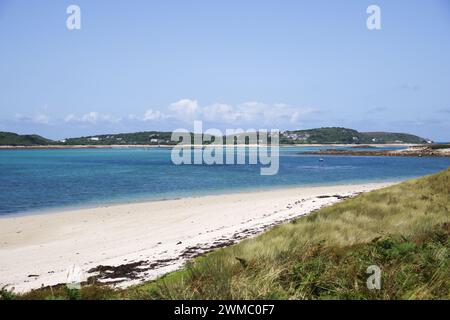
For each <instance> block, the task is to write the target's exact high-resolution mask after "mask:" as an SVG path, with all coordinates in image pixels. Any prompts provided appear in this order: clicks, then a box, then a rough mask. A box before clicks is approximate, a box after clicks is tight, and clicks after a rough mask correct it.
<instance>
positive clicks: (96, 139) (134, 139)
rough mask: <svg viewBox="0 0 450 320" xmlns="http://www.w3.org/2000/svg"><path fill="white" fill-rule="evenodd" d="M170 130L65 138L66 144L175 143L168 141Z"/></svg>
mask: <svg viewBox="0 0 450 320" xmlns="http://www.w3.org/2000/svg"><path fill="white" fill-rule="evenodd" d="M171 134H172V133H171V132H159V131H145V132H135V133H119V134H105V135H98V136H89V137H80V138H70V139H66V140H65V142H64V144H66V145H121V144H122V145H133V144H155V145H158V144H176V143H175V142H171V141H170V137H171Z"/></svg>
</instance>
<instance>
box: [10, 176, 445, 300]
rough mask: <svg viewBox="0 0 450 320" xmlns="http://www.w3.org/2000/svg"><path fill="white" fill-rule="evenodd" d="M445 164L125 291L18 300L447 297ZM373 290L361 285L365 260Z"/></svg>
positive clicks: (44, 294)
mask: <svg viewBox="0 0 450 320" xmlns="http://www.w3.org/2000/svg"><path fill="white" fill-rule="evenodd" d="M449 234H450V169H447V170H445V171H443V172H441V173H438V174H435V175H431V176H427V177H424V178H420V179H415V180H411V181H407V182H404V183H401V184H398V185H395V186H392V187H388V188H384V189H380V190H376V191H373V192H369V193H365V194H361V195H359V196H357V197H355V198H352V199H348V200H345V201H343V202H341V203H338V204H336V205H333V206H330V207H326V208H323V209H321V210H318V211H316V212H315V213H312V214H310V215H308V216H305V217H301V218H299V219H297V220H295V221H293V222H291V223H287V224H283V225H280V226H277V227H275V228H273V229H271V230H270V231H268V232H265V233H263V234H262V235H260V236H258V237H255V238H253V239H247V240H244V241H242V242H241V243H239V244H237V245H234V246H231V247H228V248H223V249H219V250H216V251H213V252H211V253H209V254H207V255H204V256H201V257H198V258H196V259H194V260H193V261H191V262H190V263H188V264H187V266H186V267H185V268H184V269H182V270H180V271H177V272H173V273H171V274H168V275H166V276H164V277H162V278H160V279H158V280H156V281H150V282H147V283H145V284H143V285H139V286H135V287H131V288H128V289H124V290H114V289H110V288H108V287H105V286H98V285H88V286H85V287H83V288H82V289H81V291H80V292H79V295H74V294H73V293H69V292H68V291H67V289H66V288H65V287H64V286H59V287H54V288H45V289H40V290H35V291H32V292H30V293H28V294H25V295H23V296H11V294H10V293H7V292H3V293H2V295H3V297H4V298H17V299H70V298H72V299H74V298H76V299H78V298H81V299H449V298H450V278H449V276H448V275H449V274H450V265H449V263H450V246H449ZM371 265H377V266H379V267H380V268H381V270H382V274H381V276H382V288H381V290H369V289H367V287H366V279H367V277H368V275H367V274H366V270H367V267H369V266H371Z"/></svg>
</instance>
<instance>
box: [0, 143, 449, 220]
mask: <svg viewBox="0 0 450 320" xmlns="http://www.w3.org/2000/svg"><path fill="white" fill-rule="evenodd" d="M313 149H317V148H282V149H281V154H280V170H279V173H278V174H277V175H275V176H261V175H260V174H259V173H260V171H259V166H254V165H232V166H231V165H222V166H218V165H215V166H208V165H183V166H175V165H173V164H172V163H171V160H170V152H171V151H170V150H169V149H91V150H5V151H0V215H7V214H14V213H23V212H31V211H36V210H41V209H46V210H48V209H51V208H59V207H77V206H96V205H100V204H107V203H121V202H130V201H141V200H152V199H168V198H177V197H182V196H188V195H201V194H213V193H225V192H232V191H238V190H239V191H240V190H247V189H255V188H258V189H265V188H273V187H283V186H308V185H322V184H337V183H351V182H366V181H374V182H375V181H392V180H397V179H406V178H411V177H416V176H421V175H425V174H430V173H434V172H437V171H440V170H442V169H445V168H447V167H449V166H450V158H404V157H398V158H394V157H392V158H390V157H351V156H342V157H341V156H328V157H327V156H324V157H322V158H324V161H323V162H319V157H317V156H308V155H299V154H298V153H299V152H301V151H306V150H313Z"/></svg>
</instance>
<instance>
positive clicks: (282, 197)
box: [0, 183, 392, 292]
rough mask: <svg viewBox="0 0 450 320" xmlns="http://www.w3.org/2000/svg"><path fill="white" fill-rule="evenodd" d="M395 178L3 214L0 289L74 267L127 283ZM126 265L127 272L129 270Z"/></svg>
mask: <svg viewBox="0 0 450 320" xmlns="http://www.w3.org/2000/svg"><path fill="white" fill-rule="evenodd" d="M390 184H392V183H366V184H358V185H339V186H321V187H308V188H306V187H305V188H287V189H278V190H274V191H257V192H245V193H236V194H225V195H211V196H202V197H195V198H183V199H177V200H167V201H152V202H143V203H132V204H123V205H114V206H104V207H99V208H92V209H78V210H71V211H64V212H58V213H42V214H34V215H27V216H10V217H3V218H0V287H2V286H5V285H6V286H7V288H9V289H11V288H14V290H15V292H24V291H28V290H31V289H35V288H39V287H41V286H48V285H56V284H60V283H66V281H67V270H68V268H69V267H71V266H72V265H77V266H79V267H80V268H81V269H82V270H83V271H84V278H87V277H90V276H93V275H96V274H97V272H89V270H91V269H93V268H96V267H98V266H100V265H102V266H111V267H112V268H110V269H111V270H114V269H116V270H119V271H120V270H121V267H120V266H122V267H124V266H125V267H128V268H123V269H126V270H128V273H129V274H128V275H127V274H125V275H124V276H123V277H119V276H118V275H117V274H120V272H119V273H114V272H112V271H110V274H111V277H110V278H108V275H106V276H105V274H103V275H102V277H101V278H102V279H101V281H105V282H112V283H116V285H118V286H129V285H133V284H137V283H140V282H142V281H145V280H149V279H154V278H155V277H158V276H160V275H163V274H165V273H167V272H170V271H173V270H176V269H177V268H180V267H181V266H182V265H183V264H184V263H185V262H186V260H187V259H190V258H192V257H194V256H196V255H198V254H200V253H202V252H205V251H208V250H210V249H211V248H215V247H220V246H225V245H229V244H232V243H235V242H237V241H239V240H241V239H243V238H246V237H250V236H253V235H255V234H258V233H260V232H262V231H264V230H266V229H267V228H270V227H271V226H273V225H275V224H279V223H282V222H284V221H288V220H290V219H293V218H296V217H299V216H302V215H305V214H308V213H310V212H312V211H314V210H316V209H318V208H320V207H322V206H325V205H330V204H333V203H336V202H338V201H340V197H346V196H352V195H355V194H357V193H360V192H365V191H369V190H374V189H377V188H381V187H385V186H388V185H390ZM129 270H132V272H130V271H129Z"/></svg>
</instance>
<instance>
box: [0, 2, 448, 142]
mask: <svg viewBox="0 0 450 320" xmlns="http://www.w3.org/2000/svg"><path fill="white" fill-rule="evenodd" d="M72 4H75V5H78V6H79V8H80V10H81V29H79V30H69V29H68V28H67V26H66V20H67V19H68V17H69V14H67V12H66V10H67V7H68V6H69V5H72ZM372 4H375V5H377V6H379V8H380V10H381V11H380V12H381V29H380V30H369V29H368V28H367V25H366V20H367V18H368V17H369V14H368V13H367V12H366V10H367V8H368V6H369V5H372ZM194 120H202V121H203V122H204V124H203V126H204V129H208V128H218V129H221V130H225V129H226V128H230V129H233V128H243V129H250V128H252V129H269V130H270V129H280V130H288V129H289V130H293V129H308V128H315V127H323V126H340V127H348V128H353V129H357V130H359V131H392V132H407V133H412V134H417V135H420V136H422V137H425V138H429V139H433V140H435V141H450V1H447V0H396V1H385V0H371V1H365V0H328V1H325V0H315V1H312V0H310V1H300V0H292V1H288V0H246V1H238V0H226V1H225V0H214V1H213V0H208V1H206V0H184V1H181V0H180V1H174V0H161V1H159V0H158V1H157V0H152V1H138V0H134V1H125V0H116V1H106V0H95V1H93V0H71V1H65V0H39V1H26V0H0V131H13V132H17V133H20V134H31V133H36V134H40V135H43V136H45V137H49V138H52V139H63V138H66V137H75V136H87V135H94V134H106V133H120V132H135V131H144V130H145V131H147V130H148V131H149V130H167V131H171V130H174V129H177V128H186V129H188V130H190V129H192V127H193V121H194Z"/></svg>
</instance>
